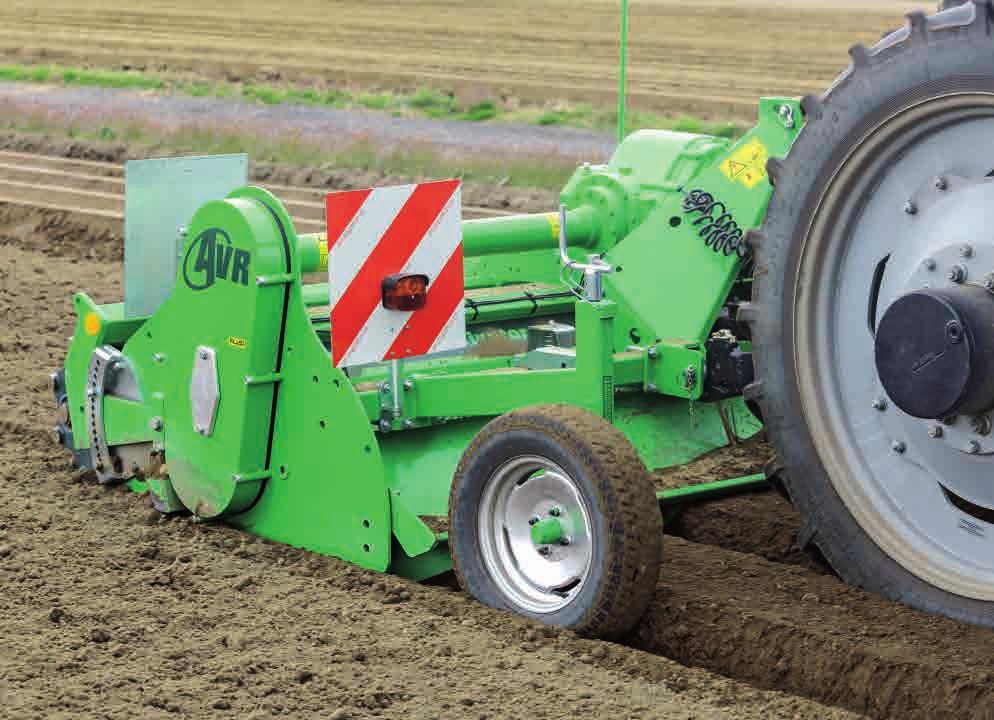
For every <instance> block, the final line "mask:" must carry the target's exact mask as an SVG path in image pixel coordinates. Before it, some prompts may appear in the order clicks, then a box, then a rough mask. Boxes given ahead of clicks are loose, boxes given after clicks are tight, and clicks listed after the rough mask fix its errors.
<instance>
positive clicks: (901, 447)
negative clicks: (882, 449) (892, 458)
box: [890, 440, 908, 455]
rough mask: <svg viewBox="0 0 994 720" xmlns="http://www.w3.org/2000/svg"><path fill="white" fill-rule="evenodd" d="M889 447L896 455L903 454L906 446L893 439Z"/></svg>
mask: <svg viewBox="0 0 994 720" xmlns="http://www.w3.org/2000/svg"><path fill="white" fill-rule="evenodd" d="M890 449H891V450H893V451H894V452H896V453H897V454H898V455H903V454H904V452H905V450H907V449H908V446H907V445H905V444H904V443H903V442H902V441H901V440H895V441H894V442H892V443H891V444H890Z"/></svg>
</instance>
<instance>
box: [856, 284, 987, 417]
mask: <svg viewBox="0 0 994 720" xmlns="http://www.w3.org/2000/svg"><path fill="white" fill-rule="evenodd" d="M874 359H875V361H876V366H877V374H878V375H879V377H880V382H881V383H882V384H883V386H884V390H885V391H886V392H887V395H888V397H889V398H890V399H891V401H892V402H893V403H894V404H895V405H897V406H898V407H899V408H900V409H901V410H903V411H904V412H906V413H907V414H908V415H911V416H912V417H916V418H921V419H932V420H938V419H943V418H950V417H952V416H954V415H958V414H970V415H976V414H981V413H986V412H987V411H989V410H990V409H991V408H994V297H992V296H991V294H990V293H988V292H987V291H986V290H985V289H984V288H982V287H976V286H972V285H962V286H958V287H953V288H942V289H924V290H916V291H913V292H910V293H907V294H905V295H902V296H901V297H899V298H898V299H897V300H896V301H894V303H892V304H891V306H890V307H889V308H887V311H886V312H885V313H884V315H883V317H882V318H881V320H880V323H879V324H878V326H877V333H876V339H875V342H874Z"/></svg>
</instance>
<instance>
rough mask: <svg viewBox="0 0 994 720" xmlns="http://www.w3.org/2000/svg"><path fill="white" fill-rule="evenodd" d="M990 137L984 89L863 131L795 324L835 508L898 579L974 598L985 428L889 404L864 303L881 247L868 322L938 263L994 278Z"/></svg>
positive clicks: (988, 443)
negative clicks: (910, 577) (966, 252)
mask: <svg viewBox="0 0 994 720" xmlns="http://www.w3.org/2000/svg"><path fill="white" fill-rule="evenodd" d="M991 137H994V96H992V95H990V94H956V95H949V96H945V97H942V98H937V99H934V100H929V101H927V102H923V103H921V104H919V105H916V106H914V107H912V108H909V109H906V110H904V111H902V112H901V113H899V114H897V115H895V116H893V117H891V118H890V119H888V120H887V121H886V122H884V123H881V124H880V125H879V126H878V127H877V128H876V129H875V130H874V132H872V133H869V134H867V136H866V139H865V140H864V141H863V142H862V143H861V144H860V145H859V146H858V147H857V148H855V149H854V150H853V152H852V153H851V154H850V156H849V157H848V158H847V160H846V161H845V162H844V163H843V164H842V166H841V167H840V170H839V171H838V172H837V173H836V175H835V177H834V178H833V179H832V181H831V183H829V185H828V189H827V190H826V192H825V193H824V194H823V196H822V198H821V199H820V203H819V207H818V208H817V209H816V210H815V212H814V214H813V216H812V218H813V220H812V223H811V227H810V229H809V232H808V233H807V235H806V237H805V240H804V245H803V247H802V250H801V261H800V272H799V273H798V282H797V284H796V286H795V288H794V297H795V298H796V304H795V314H794V318H793V320H794V322H793V324H792V331H793V334H794V340H795V342H794V343H793V351H794V366H795V370H796V373H797V378H796V380H797V386H798V389H799V394H800V399H801V404H802V409H803V412H804V417H805V419H806V421H807V423H808V426H809V429H810V431H811V437H812V441H813V443H814V445H815V447H816V449H817V451H818V454H819V456H820V458H821V460H822V462H823V464H824V466H825V469H826V471H827V473H828V476H829V479H830V481H831V483H832V485H833V487H834V488H835V490H836V492H837V493H838V494H839V496H840V498H841V499H842V501H843V502H844V503H845V505H846V507H847V509H848V510H849V511H850V513H851V514H852V515H853V517H854V518H855V520H856V521H857V522H858V523H859V525H860V526H861V527H862V528H863V529H864V530H865V531H866V532H867V534H868V535H869V536H870V537H871V538H872V539H873V541H874V542H875V543H876V544H877V545H878V546H880V548H881V549H882V550H883V551H884V553H886V554H887V555H888V556H889V557H891V558H893V559H894V560H896V561H897V562H898V563H899V564H900V565H902V566H903V567H904V568H905V569H907V570H908V571H909V572H911V573H913V574H914V575H916V576H918V577H919V578H921V579H923V580H925V581H926V582H929V583H931V584H933V585H935V586H937V587H940V588H942V589H944V590H947V591H949V592H952V593H955V594H958V595H961V596H965V597H971V598H976V599H981V600H994V525H992V524H990V523H989V522H988V521H987V520H985V519H984V510H985V509H994V456H992V455H991V453H994V437H987V436H986V435H984V436H980V435H979V433H976V432H974V431H973V428H972V427H968V426H966V425H964V426H963V427H959V428H957V427H956V426H955V425H953V426H948V427H946V428H943V429H941V430H939V431H935V430H934V426H935V425H936V423H935V422H931V423H929V421H924V420H918V419H915V418H912V417H910V416H908V415H906V414H904V413H902V412H901V411H900V410H899V409H898V408H896V407H893V406H892V404H890V403H889V402H888V399H887V397H886V394H885V393H884V392H883V388H882V386H881V383H880V381H879V378H878V377H877V374H876V367H875V363H874V355H873V336H872V334H871V330H870V327H869V321H868V309H869V308H870V307H871V306H870V305H869V304H868V301H869V296H870V294H871V293H872V288H873V287H874V280H873V276H874V274H875V273H877V269H878V268H879V267H880V264H881V262H882V259H883V258H884V257H886V256H889V259H888V260H887V261H886V263H885V265H884V272H883V275H882V281H881V282H880V283H879V295H878V300H877V304H876V313H875V320H877V321H879V318H880V317H881V315H882V314H883V312H884V311H885V310H886V309H887V307H888V306H889V305H890V303H891V302H893V301H894V300H895V299H896V298H897V297H899V296H900V295H902V294H903V293H905V292H909V291H910V290H916V289H920V288H922V287H926V286H930V287H942V286H945V285H946V284H952V280H951V279H949V278H948V271H949V269H950V268H949V267H946V266H952V265H953V264H957V265H964V266H967V268H968V270H969V272H968V275H969V279H968V282H977V283H978V284H979V283H980V282H982V281H983V279H984V278H985V276H986V275H988V274H989V273H994V180H991V179H989V175H990V174H991V172H992V168H994V153H991V152H988V151H987V148H988V147H989V142H990V140H989V139H990V138H991ZM967 243H968V244H969V245H970V256H969V257H968V258H965V257H963V255H962V247H963V246H964V245H965V244H967ZM932 261H934V267H933V263H932ZM802 281H803V282H802ZM988 432H989V430H988ZM971 433H972V434H971ZM974 436H977V439H981V440H982V442H983V446H982V447H977V446H972V443H973V442H974V439H975V438H974ZM798 481H799V482H804V481H805V479H804V478H799V479H798ZM958 500H966V501H967V503H968V505H969V507H967V509H964V506H963V504H962V502H957V501H958Z"/></svg>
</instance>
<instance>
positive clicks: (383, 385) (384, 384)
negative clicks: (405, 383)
mask: <svg viewBox="0 0 994 720" xmlns="http://www.w3.org/2000/svg"><path fill="white" fill-rule="evenodd" d="M380 392H381V393H383V394H384V395H386V394H387V393H389V392H390V383H388V382H382V383H380Z"/></svg>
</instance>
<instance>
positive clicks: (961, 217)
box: [874, 175, 994, 484]
mask: <svg viewBox="0 0 994 720" xmlns="http://www.w3.org/2000/svg"><path fill="white" fill-rule="evenodd" d="M992 207H994V180H991V179H989V178H977V179H973V178H967V177H962V176H958V175H946V176H939V177H936V178H931V179H929V180H927V181H926V182H924V183H922V185H921V186H920V187H919V189H918V190H917V191H916V192H914V193H913V194H912V195H911V197H910V198H909V199H908V200H907V201H906V202H905V203H904V207H903V211H904V212H903V215H904V218H905V220H904V223H902V226H901V227H900V233H901V243H900V245H899V246H898V247H899V249H897V250H896V251H895V252H894V253H892V255H891V256H890V259H889V260H888V261H887V263H886V275H885V279H884V282H883V287H882V288H881V295H882V297H883V298H884V299H882V300H881V302H880V305H881V307H886V310H884V312H883V314H882V315H881V316H880V319H879V320H878V321H876V337H875V341H874V363H875V367H876V372H877V376H878V379H879V382H880V384H881V385H882V387H883V391H884V393H885V395H886V398H887V400H889V402H890V403H892V404H893V405H894V406H895V408H896V409H897V410H899V411H901V412H903V413H904V414H905V415H906V416H910V417H906V418H905V422H903V423H902V425H903V426H904V427H905V428H907V430H908V431H910V432H908V431H905V432H899V433H895V438H894V440H893V442H892V444H891V447H892V450H894V451H896V452H898V453H901V452H903V450H902V448H903V447H906V446H907V445H908V443H911V444H917V443H918V442H920V441H921V440H922V439H925V440H927V442H929V443H930V444H934V445H936V446H937V447H938V448H941V449H943V450H944V451H945V452H949V451H954V452H956V453H962V454H967V455H988V454H994V437H992V436H991V425H992V418H994V413H992V409H994V295H992V294H991V292H992V291H994V237H992V238H991V239H990V240H988V239H986V238H988V237H991V219H992V215H991V208H992ZM887 302H889V303H890V304H889V305H887V304H886V303H887ZM887 404H888V403H887V401H885V400H884V398H878V399H877V400H875V401H874V407H876V408H877V409H878V410H885V409H886V405H887ZM946 477H947V480H946V482H947V483H949V482H952V483H953V484H957V483H956V482H955V481H953V480H949V479H948V478H949V477H950V476H949V475H947V476H946Z"/></svg>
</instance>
